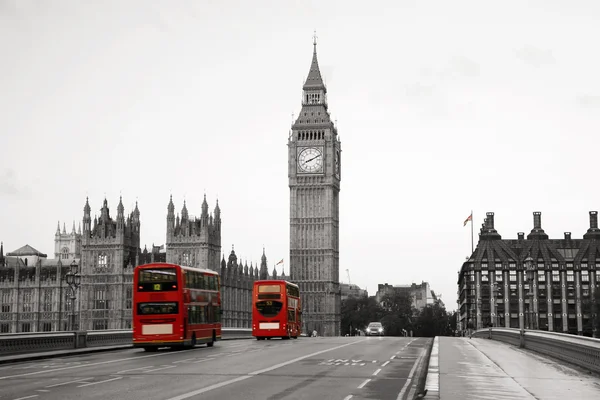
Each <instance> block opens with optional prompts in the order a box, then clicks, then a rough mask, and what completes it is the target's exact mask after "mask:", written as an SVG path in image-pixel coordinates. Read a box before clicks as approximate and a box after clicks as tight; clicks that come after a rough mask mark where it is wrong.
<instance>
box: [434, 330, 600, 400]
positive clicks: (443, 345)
mask: <svg viewBox="0 0 600 400" xmlns="http://www.w3.org/2000/svg"><path fill="white" fill-rule="evenodd" d="M438 354H439V355H438V357H439V358H438V360H437V362H438V364H439V379H433V380H432V379H429V381H430V382H439V397H438V396H437V394H436V393H435V388H434V390H430V393H428V395H427V396H426V399H435V398H440V399H441V400H454V399H460V400H463V399H465V400H468V399H477V400H486V399H490V400H492V399H493V400H502V399H506V400H509V399H510V400H521V399H532V400H533V399H539V400H545V399H598V398H600V379H599V378H598V376H594V375H591V374H588V373H585V372H582V371H581V370H580V369H575V368H573V367H570V366H566V365H564V364H563V363H561V362H558V361H554V360H551V359H548V358H545V357H542V356H538V355H535V354H533V353H531V352H529V351H527V350H522V349H519V348H518V347H515V346H510V345H507V344H504V343H500V342H496V341H493V340H488V339H482V338H477V339H476V338H472V339H469V338H453V337H440V338H439V353H438ZM434 364H435V363H434Z"/></svg>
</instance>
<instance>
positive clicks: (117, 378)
mask: <svg viewBox="0 0 600 400" xmlns="http://www.w3.org/2000/svg"><path fill="white" fill-rule="evenodd" d="M119 379H123V377H122V376H118V377H116V378H112V379H106V380H103V381H99V382H90V383H86V384H85V385H79V386H77V387H86V386H92V385H99V384H101V383H106V382H111V381H116V380H119Z"/></svg>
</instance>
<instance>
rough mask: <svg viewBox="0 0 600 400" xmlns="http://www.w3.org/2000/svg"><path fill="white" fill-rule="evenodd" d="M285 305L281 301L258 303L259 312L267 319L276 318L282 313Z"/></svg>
mask: <svg viewBox="0 0 600 400" xmlns="http://www.w3.org/2000/svg"><path fill="white" fill-rule="evenodd" d="M282 306H283V303H281V302H280V301H259V302H258V303H256V309H257V310H258V312H259V313H260V314H261V315H262V316H264V317H267V318H271V317H275V316H277V315H278V314H279V312H280V311H281V308H282Z"/></svg>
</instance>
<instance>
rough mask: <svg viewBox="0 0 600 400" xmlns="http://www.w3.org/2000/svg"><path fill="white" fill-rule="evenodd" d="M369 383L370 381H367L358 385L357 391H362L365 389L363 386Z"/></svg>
mask: <svg viewBox="0 0 600 400" xmlns="http://www.w3.org/2000/svg"><path fill="white" fill-rule="evenodd" d="M369 382H371V379H367V380H366V381H364V382H363V383H361V384H360V385H358V387H357V389H362V388H364V387H365V385H366V384H367V383H369Z"/></svg>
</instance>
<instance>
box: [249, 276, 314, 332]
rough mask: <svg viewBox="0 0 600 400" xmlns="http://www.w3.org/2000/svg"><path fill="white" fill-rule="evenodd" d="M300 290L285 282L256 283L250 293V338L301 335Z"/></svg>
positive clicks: (265, 281)
mask: <svg viewBox="0 0 600 400" xmlns="http://www.w3.org/2000/svg"><path fill="white" fill-rule="evenodd" d="M301 326H302V307H301V303H300V289H299V288H298V286H297V285H295V284H293V283H291V282H287V281H284V280H263V281H255V282H254V288H253V291H252V336H254V337H256V339H257V340H264V339H266V338H272V337H281V338H282V339H289V338H294V339H296V338H297V337H298V336H300V333H301V331H302V328H301Z"/></svg>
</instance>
